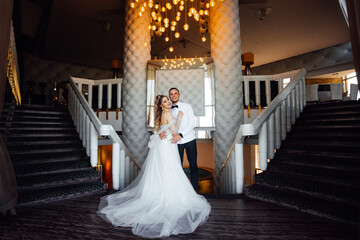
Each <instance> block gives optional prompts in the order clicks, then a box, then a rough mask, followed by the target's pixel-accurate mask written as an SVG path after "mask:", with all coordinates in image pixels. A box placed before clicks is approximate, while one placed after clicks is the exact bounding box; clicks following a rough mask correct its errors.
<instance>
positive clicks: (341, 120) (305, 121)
mask: <svg viewBox="0 0 360 240" xmlns="http://www.w3.org/2000/svg"><path fill="white" fill-rule="evenodd" d="M297 123H298V124H299V125H303V126H308V125H313V124H316V125H319V124H320V125H334V124H336V125H344V124H351V125H352V124H360V116H359V117H354V116H351V117H342V116H339V117H337V118H301V119H299V120H298V121H297Z"/></svg>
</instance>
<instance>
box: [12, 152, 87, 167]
mask: <svg viewBox="0 0 360 240" xmlns="http://www.w3.org/2000/svg"><path fill="white" fill-rule="evenodd" d="M66 154H68V153H66ZM12 160H13V165H14V167H16V166H27V165H31V164H44V163H59V162H70V161H84V162H90V158H89V157H88V156H86V155H85V153H84V152H83V151H79V153H78V156H76V154H75V156H62V155H60V154H56V155H54V156H51V157H49V156H44V157H43V158H41V157H33V156H28V158H23V159H13V158H12Z"/></svg>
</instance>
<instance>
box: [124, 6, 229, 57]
mask: <svg viewBox="0 0 360 240" xmlns="http://www.w3.org/2000/svg"><path fill="white" fill-rule="evenodd" d="M216 1H223V0H134V1H133V2H131V3H130V7H131V8H136V9H138V10H139V12H138V13H139V16H142V15H143V14H144V12H145V9H146V8H149V9H150V14H151V19H152V21H151V24H150V25H149V29H150V34H151V39H152V40H154V39H155V37H164V40H165V42H169V41H170V47H169V51H170V52H173V51H174V47H173V46H172V41H173V37H175V38H180V32H181V30H182V29H183V30H184V31H188V30H189V29H190V26H189V23H188V18H194V19H195V20H196V21H197V22H199V33H200V34H201V36H202V38H201V40H202V41H203V42H205V41H206V37H205V33H207V32H208V22H209V15H210V12H209V11H210V8H211V7H215V5H216ZM182 17H183V18H184V25H183V26H179V25H180V24H179V23H180V20H181V19H182Z"/></svg>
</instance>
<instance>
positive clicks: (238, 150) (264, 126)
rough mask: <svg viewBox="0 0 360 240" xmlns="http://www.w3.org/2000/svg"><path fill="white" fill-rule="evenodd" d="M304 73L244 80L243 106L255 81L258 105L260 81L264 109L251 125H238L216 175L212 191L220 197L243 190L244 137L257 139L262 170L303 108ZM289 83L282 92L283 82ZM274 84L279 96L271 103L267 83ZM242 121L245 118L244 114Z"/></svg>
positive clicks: (299, 71) (304, 100) (247, 102)
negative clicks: (220, 195)
mask: <svg viewBox="0 0 360 240" xmlns="http://www.w3.org/2000/svg"><path fill="white" fill-rule="evenodd" d="M305 74H306V70H305V69H300V70H296V71H291V72H286V73H281V74H275V75H269V76H260V75H258V76H244V91H245V92H244V94H245V105H249V102H250V100H249V82H250V81H255V92H256V104H257V105H260V81H265V82H266V84H265V86H266V101H267V105H268V106H267V107H266V108H265V110H264V111H263V112H262V113H261V114H260V115H259V116H257V117H256V118H255V120H254V121H253V122H252V123H248V124H241V125H240V127H239V130H238V132H237V135H236V138H235V140H234V142H233V144H232V146H231V148H230V151H229V152H228V154H227V157H226V159H225V161H224V163H223V165H222V168H221V170H220V171H219V174H218V175H217V176H216V178H217V181H215V182H216V184H217V185H216V188H217V189H218V191H219V192H221V193H238V194H239V193H242V192H243V188H244V150H243V147H244V141H245V138H246V137H247V136H258V144H259V165H260V169H261V170H266V168H267V164H268V159H272V158H274V155H275V152H274V150H275V149H279V148H280V146H281V140H285V138H286V133H287V132H289V131H290V130H291V125H293V124H294V123H295V121H296V118H298V117H299V116H300V113H301V112H302V111H303V108H304V107H305V106H306V91H305ZM285 78H290V83H289V84H288V85H287V86H286V87H285V88H283V79H285ZM271 80H277V81H278V88H279V94H278V95H277V97H275V98H274V99H273V100H272V101H271V92H270V81H271ZM244 116H245V117H247V116H246V115H245V114H244Z"/></svg>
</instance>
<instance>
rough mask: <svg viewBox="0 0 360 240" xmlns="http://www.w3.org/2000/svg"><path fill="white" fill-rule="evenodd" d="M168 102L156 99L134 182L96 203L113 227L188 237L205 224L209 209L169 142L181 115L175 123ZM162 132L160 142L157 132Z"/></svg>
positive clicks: (142, 233) (151, 235)
mask: <svg viewBox="0 0 360 240" xmlns="http://www.w3.org/2000/svg"><path fill="white" fill-rule="evenodd" d="M170 109H171V101H170V100H169V98H168V97H167V96H165V95H158V96H157V97H156V106H155V131H156V132H157V133H155V134H153V135H152V136H151V137H150V141H149V148H150V151H149V153H148V156H147V158H146V160H145V163H144V165H143V167H142V170H141V171H140V173H139V175H138V176H137V177H136V178H135V180H134V181H133V182H132V183H131V184H130V185H129V186H128V187H126V188H125V189H123V190H122V191H120V192H117V193H114V194H112V195H108V196H104V197H102V198H101V199H100V205H99V210H98V212H97V213H98V214H99V216H100V217H102V218H103V219H105V220H106V221H108V222H110V223H112V224H113V225H114V226H115V227H118V226H122V227H131V228H132V232H133V234H136V235H139V236H142V237H148V238H156V237H167V236H169V235H176V234H182V233H191V232H193V231H194V230H195V229H196V227H197V226H199V225H201V224H203V223H205V222H206V220H207V218H208V216H209V214H210V210H211V206H210V204H209V203H208V202H207V201H206V199H205V198H204V197H203V196H201V195H198V194H197V193H196V192H195V191H194V189H193V187H192V185H191V183H190V181H189V180H188V178H187V177H186V175H185V173H184V171H183V169H182V166H181V162H180V156H179V151H178V148H177V145H176V144H173V143H170V138H171V135H172V134H175V133H176V132H177V129H178V127H179V124H180V121H181V118H182V114H183V113H182V112H179V114H178V115H177V119H176V120H175V119H174V118H173V116H172V114H171V113H170ZM164 131H166V132H167V133H168V134H167V136H168V137H167V138H166V139H163V140H161V139H160V137H159V135H158V133H160V132H164Z"/></svg>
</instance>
